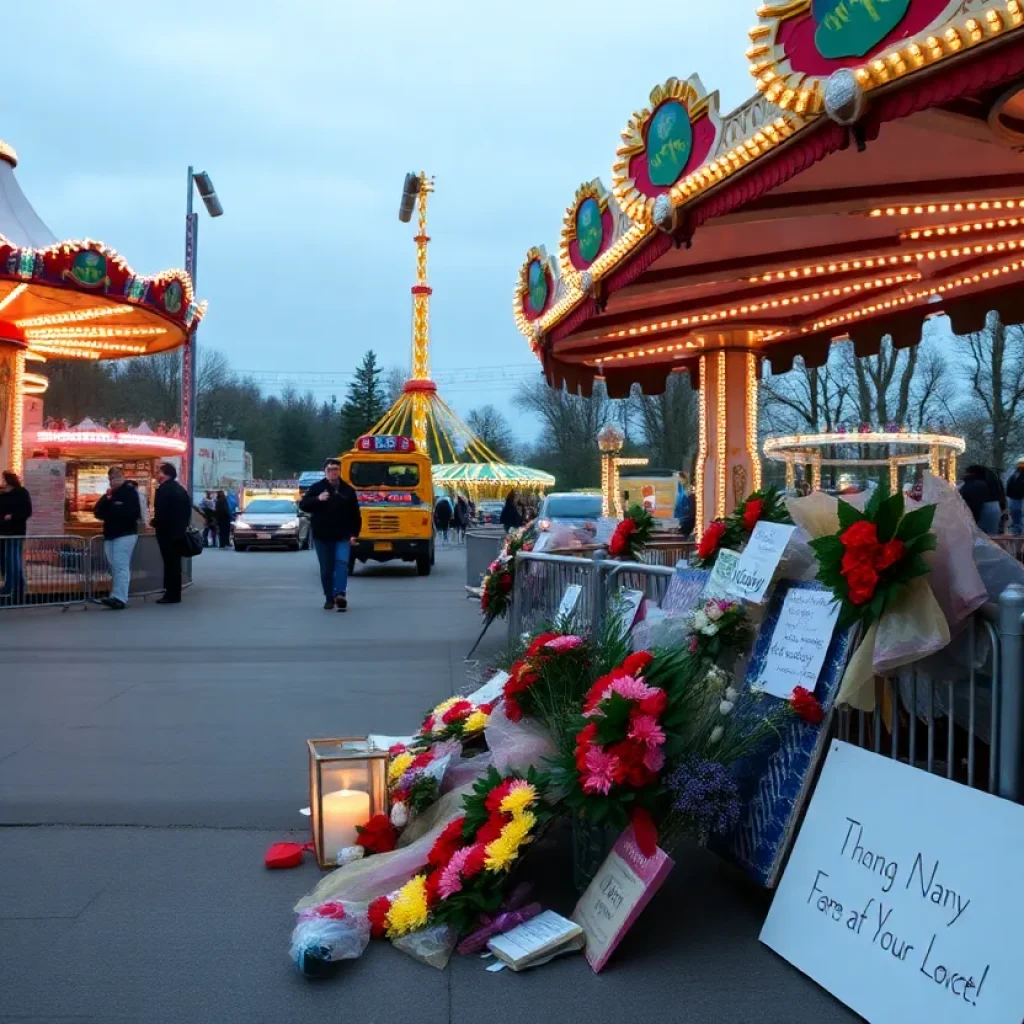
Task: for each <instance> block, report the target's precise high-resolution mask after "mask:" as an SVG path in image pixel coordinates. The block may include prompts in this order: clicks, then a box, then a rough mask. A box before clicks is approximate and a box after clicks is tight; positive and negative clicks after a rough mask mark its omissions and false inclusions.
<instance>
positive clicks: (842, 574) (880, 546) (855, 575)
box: [810, 485, 936, 627]
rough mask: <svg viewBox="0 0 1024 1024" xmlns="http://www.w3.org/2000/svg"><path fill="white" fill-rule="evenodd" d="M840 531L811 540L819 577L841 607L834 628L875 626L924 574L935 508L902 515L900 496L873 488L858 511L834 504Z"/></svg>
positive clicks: (931, 547) (932, 537) (932, 544)
mask: <svg viewBox="0 0 1024 1024" xmlns="http://www.w3.org/2000/svg"><path fill="white" fill-rule="evenodd" d="M838 512H839V532H838V533H835V534H831V535H829V536H825V537H817V538H815V539H814V540H812V541H811V542H810V545H811V548H812V549H813V551H814V553H815V555H816V556H817V558H818V579H819V580H820V581H821V582H822V583H824V584H825V586H826V587H828V588H829V589H830V590H831V591H832V593H833V594H834V595H835V598H836V600H837V601H838V602H839V604H840V612H839V625H840V627H845V626H850V625H852V624H853V623H855V622H860V623H863V625H864V626H865V627H867V626H870V625H871V624H872V623H873V622H877V621H878V620H879V619H880V618H881V617H882V615H883V614H884V613H885V611H886V609H887V608H889V607H890V605H891V604H892V603H893V601H894V600H895V599H896V598H897V597H898V596H899V594H900V593H901V592H902V591H903V590H904V589H906V588H907V586H909V584H910V582H911V581H912V580H914V579H916V578H917V577H919V576H924V575H926V574H927V573H928V572H929V567H928V564H927V562H926V561H925V559H924V558H923V555H924V553H925V552H926V551H932V550H934V549H935V546H936V537H935V534H934V533H932V532H931V526H932V519H933V518H934V516H935V506H934V505H922V506H921V507H920V508H916V509H914V510H913V511H912V512H905V508H904V501H903V494H902V493H900V492H897V493H896V494H889V489H888V487H886V486H884V485H882V486H879V487H877V488H876V489H875V492H874V494H873V495H872V496H871V499H870V501H868V503H867V505H866V506H865V508H864V511H863V512H861V511H860V510H859V509H857V508H855V507H854V506H853V505H851V504H849V503H848V502H845V501H843V500H842V499H840V500H839V504H838Z"/></svg>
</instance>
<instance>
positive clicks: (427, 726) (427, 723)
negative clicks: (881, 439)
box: [420, 715, 434, 732]
mask: <svg viewBox="0 0 1024 1024" xmlns="http://www.w3.org/2000/svg"><path fill="white" fill-rule="evenodd" d="M433 731H434V716H433V715H427V717H426V718H424V719H423V725H422V726H421V727H420V732H433Z"/></svg>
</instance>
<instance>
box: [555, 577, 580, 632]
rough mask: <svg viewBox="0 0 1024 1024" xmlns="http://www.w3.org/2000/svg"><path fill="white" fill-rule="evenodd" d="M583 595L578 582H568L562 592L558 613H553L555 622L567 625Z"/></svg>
mask: <svg viewBox="0 0 1024 1024" xmlns="http://www.w3.org/2000/svg"><path fill="white" fill-rule="evenodd" d="M582 595H583V588H582V587H581V586H580V585H579V584H578V583H570V584H569V585H568V586H567V587H566V588H565V593H564V594H562V601H561V603H560V604H559V606H558V613H557V614H556V615H555V622H556V624H564V625H569V624H571V622H572V617H573V616H574V615H575V614H576V608H577V606H578V605H579V603H580V597H581V596H582Z"/></svg>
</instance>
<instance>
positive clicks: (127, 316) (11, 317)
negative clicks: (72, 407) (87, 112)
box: [0, 142, 206, 359]
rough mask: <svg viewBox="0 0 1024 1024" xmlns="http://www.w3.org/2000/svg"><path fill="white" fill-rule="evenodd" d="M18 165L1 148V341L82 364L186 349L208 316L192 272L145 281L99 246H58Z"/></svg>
mask: <svg viewBox="0 0 1024 1024" xmlns="http://www.w3.org/2000/svg"><path fill="white" fill-rule="evenodd" d="M16 165H17V156H16V154H15V152H14V150H13V149H12V148H11V147H10V146H8V145H7V144H6V143H4V142H0V336H3V337H10V338H11V339H12V340H16V341H24V342H26V343H27V344H28V347H29V351H30V352H37V353H39V354H40V355H43V356H56V357H73V358H79V359H121V358H124V357H125V356H132V355H149V354H152V353H155V352H163V351H166V350H167V349H173V348H176V347H178V346H179V345H181V344H182V343H183V342H184V341H185V339H186V338H187V337H188V334H189V331H190V330H192V328H193V327H194V326H195V325H196V324H197V323H198V322H199V320H200V319H201V317H202V315H203V313H204V312H205V310H206V304H205V303H197V302H196V300H195V296H194V295H193V291H192V282H191V280H190V278H189V276H188V274H186V273H185V271H183V270H167V271H163V272H161V273H159V274H156V275H155V276H153V277H145V276H142V275H140V274H137V273H136V272H135V271H134V270H133V269H132V268H131V267H130V266H129V265H128V263H127V262H126V261H125V259H124V258H123V257H122V256H121V255H119V254H118V253H117V252H115V251H114V250H113V249H109V248H108V247H107V246H105V245H103V244H102V243H101V242H94V241H90V240H88V239H86V240H84V241H59V240H58V239H57V238H56V237H55V236H54V235H53V233H52V232H51V231H50V229H49V228H48V227H47V226H46V225H45V224H44V223H43V221H42V220H41V219H40V217H39V216H38V214H36V212H35V210H34V209H33V208H32V205H31V203H30V202H29V201H28V199H27V198H26V197H25V194H24V193H23V192H22V191H21V188H20V186H19V185H18V182H17V179H16V178H15V176H14V168H15V167H16Z"/></svg>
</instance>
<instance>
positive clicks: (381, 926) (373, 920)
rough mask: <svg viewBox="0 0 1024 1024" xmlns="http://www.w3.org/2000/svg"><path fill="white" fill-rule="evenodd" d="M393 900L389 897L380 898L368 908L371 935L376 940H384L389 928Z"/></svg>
mask: <svg viewBox="0 0 1024 1024" xmlns="http://www.w3.org/2000/svg"><path fill="white" fill-rule="evenodd" d="M390 910H391V900H389V899H388V898H387V896H378V897H377V898H376V899H375V900H374V901H373V902H372V903H371V904H370V906H369V907H368V908H367V910H366V916H367V917H368V918H369V920H370V934H371V935H372V936H373V937H374V938H375V939H382V938H383V937H384V932H385V930H386V928H387V926H388V912H389V911H390Z"/></svg>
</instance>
